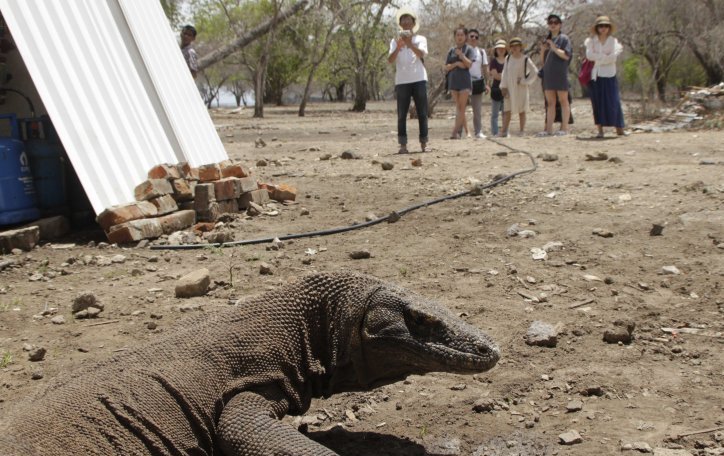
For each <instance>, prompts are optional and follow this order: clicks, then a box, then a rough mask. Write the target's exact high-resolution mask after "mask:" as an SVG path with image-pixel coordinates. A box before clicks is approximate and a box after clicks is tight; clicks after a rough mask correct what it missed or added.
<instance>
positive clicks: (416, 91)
mask: <svg viewBox="0 0 724 456" xmlns="http://www.w3.org/2000/svg"><path fill="white" fill-rule="evenodd" d="M395 93H396V95H397V142H399V143H400V144H402V145H405V144H407V114H408V113H409V111H410V100H415V109H417V120H418V122H419V123H420V143H427V81H418V82H411V83H409V84H399V85H396V86H395Z"/></svg>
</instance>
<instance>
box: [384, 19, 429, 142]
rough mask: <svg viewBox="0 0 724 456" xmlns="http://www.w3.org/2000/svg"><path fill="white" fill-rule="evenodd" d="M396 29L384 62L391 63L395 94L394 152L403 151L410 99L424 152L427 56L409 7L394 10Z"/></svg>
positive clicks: (425, 140) (425, 47) (425, 138)
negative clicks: (396, 34)
mask: <svg viewBox="0 0 724 456" xmlns="http://www.w3.org/2000/svg"><path fill="white" fill-rule="evenodd" d="M397 23H398V25H399V26H400V29H401V30H400V32H399V34H398V36H397V37H396V38H393V39H392V40H391V41H390V53H389V56H388V58H387V61H388V62H390V63H393V62H394V63H395V65H396V72H395V94H396V96H397V141H398V143H399V144H400V150H399V151H398V153H400V154H406V153H408V152H409V151H408V150H407V113H408V112H409V110H410V100H415V109H416V110H417V119H418V122H419V124H420V147H421V149H422V151H423V152H425V147H426V146H427V139H428V138H427V71H426V70H425V64H424V63H425V62H424V58H425V56H426V55H427V39H426V38H425V37H424V36H422V35H418V34H417V30H418V29H419V28H420V26H419V24H418V23H417V15H416V14H415V13H414V12H412V11H411V10H409V9H406V8H402V9H400V10H399V11H398V12H397Z"/></svg>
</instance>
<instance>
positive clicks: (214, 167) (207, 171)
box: [199, 163, 221, 182]
mask: <svg viewBox="0 0 724 456" xmlns="http://www.w3.org/2000/svg"><path fill="white" fill-rule="evenodd" d="M219 179H221V168H219V165H218V164H216V163H211V164H209V165H202V166H199V180H200V181H201V182H211V181H215V180H219Z"/></svg>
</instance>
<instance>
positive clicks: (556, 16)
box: [546, 13, 563, 22]
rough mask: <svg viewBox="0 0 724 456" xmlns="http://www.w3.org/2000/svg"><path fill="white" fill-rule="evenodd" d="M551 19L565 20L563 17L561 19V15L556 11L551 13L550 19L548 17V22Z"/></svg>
mask: <svg viewBox="0 0 724 456" xmlns="http://www.w3.org/2000/svg"><path fill="white" fill-rule="evenodd" d="M551 19H557V20H558V22H563V19H561V17H560V16H559V15H557V14H556V13H551V14H549V15H548V19H546V22H548V21H550V20H551Z"/></svg>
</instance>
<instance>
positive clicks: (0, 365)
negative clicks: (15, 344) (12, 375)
mask: <svg viewBox="0 0 724 456" xmlns="http://www.w3.org/2000/svg"><path fill="white" fill-rule="evenodd" d="M12 362H13V355H11V354H10V352H3V355H2V358H0V369H4V368H6V367H8V366H9V365H10V364H11V363H12Z"/></svg>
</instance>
